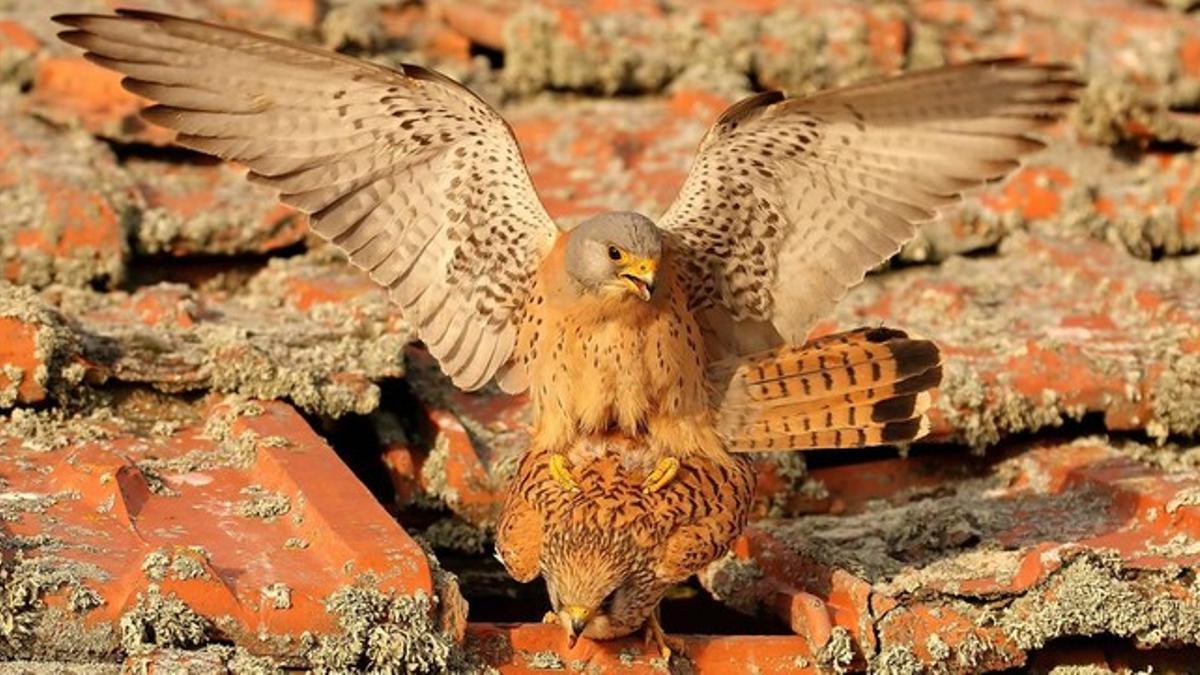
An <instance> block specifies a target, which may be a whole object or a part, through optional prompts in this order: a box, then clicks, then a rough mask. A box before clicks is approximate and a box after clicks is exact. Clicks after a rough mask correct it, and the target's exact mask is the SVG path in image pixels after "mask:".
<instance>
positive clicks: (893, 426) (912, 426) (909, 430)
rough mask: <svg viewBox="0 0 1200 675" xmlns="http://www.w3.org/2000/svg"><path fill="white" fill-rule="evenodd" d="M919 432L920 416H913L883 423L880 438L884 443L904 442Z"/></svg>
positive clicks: (915, 436)
mask: <svg viewBox="0 0 1200 675" xmlns="http://www.w3.org/2000/svg"><path fill="white" fill-rule="evenodd" d="M920 434H921V418H920V417H914V418H912V419H908V420H904V421H902V422H888V423H887V424H885V425H883V433H882V434H881V440H882V441H883V442H884V443H904V442H906V441H911V440H914V439H915V438H917V436H919V435H920Z"/></svg>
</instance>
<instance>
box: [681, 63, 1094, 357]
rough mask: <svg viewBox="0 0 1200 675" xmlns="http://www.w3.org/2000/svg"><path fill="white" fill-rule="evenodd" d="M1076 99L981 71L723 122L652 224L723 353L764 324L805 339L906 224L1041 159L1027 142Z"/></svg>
mask: <svg viewBox="0 0 1200 675" xmlns="http://www.w3.org/2000/svg"><path fill="white" fill-rule="evenodd" d="M1078 87H1079V83H1078V82H1077V81H1076V80H1075V79H1074V78H1073V77H1072V76H1071V74H1070V73H1069V72H1068V71H1067V70H1065V69H1064V68H1062V67H1058V66H1040V65H1032V64H1029V63H1027V62H1025V61H1022V60H1018V59H1008V60H992V61H981V62H974V63H969V64H965V65H960V66H950V67H945V68H939V69H934V70H928V71H924V72H913V73H910V74H906V75H901V76H898V77H893V78H888V79H882V80H878V81H875V82H870V83H865V84H860V85H856V86H851V87H847V88H842V89H834V90H830V91H826V92H821V93H818V94H816V95H814V96H810V97H807V98H795V99H789V98H785V97H784V96H783V95H782V94H780V93H779V92H767V93H762V94H758V95H756V96H753V97H750V98H748V99H745V100H743V101H741V102H740V103H738V104H736V105H734V106H733V107H731V108H730V109H729V110H727V111H726V112H725V113H724V114H723V115H722V116H721V117H720V119H719V120H718V121H717V123H716V125H715V126H714V127H713V128H712V129H711V130H710V131H709V133H708V135H707V136H706V137H705V139H704V141H703V142H702V143H701V146H700V151H699V155H698V157H697V159H696V161H695V164H694V166H693V167H692V170H691V172H690V173H689V175H688V178H687V180H686V181H685V183H684V186H683V188H682V190H681V191H680V194H679V195H678V196H677V197H676V199H675V201H674V203H673V204H672V205H671V207H670V208H669V209H668V211H667V212H666V214H664V216H663V217H662V219H661V221H660V226H661V227H662V228H663V229H664V230H666V231H667V232H668V235H669V237H670V238H671V240H672V241H673V243H674V246H673V248H674V249H675V250H677V251H678V252H679V255H680V256H681V258H682V262H683V264H682V265H681V267H682V274H683V275H684V279H685V283H686V285H687V288H688V293H689V298H690V302H691V304H692V307H693V308H694V309H695V310H697V311H698V312H700V313H701V315H702V316H707V317H708V323H709V325H710V328H709V330H710V332H718V333H721V335H720V338H721V340H720V344H721V345H722V346H723V348H724V349H726V350H727V351H726V353H724V354H721V356H731V355H738V354H745V353H747V352H748V349H747V348H739V347H737V343H739V342H744V340H742V339H741V338H743V337H744V336H741V335H738V332H739V330H740V331H742V332H746V331H753V332H756V333H758V336H757V337H756V338H755V339H754V340H752V341H751V342H752V344H751V346H750V347H749V349H759V348H762V347H763V346H764V340H763V338H762V335H761V334H762V332H763V328H764V327H766V328H768V329H769V328H773V329H774V330H775V331H777V333H778V334H777V335H775V336H769V337H774V338H775V339H776V341H779V340H780V339H781V340H782V341H785V342H788V343H791V344H799V343H801V342H803V341H804V339H805V337H806V334H807V333H808V331H809V329H810V328H811V327H812V326H813V324H814V323H815V322H816V321H817V320H818V319H819V318H821V317H822V315H824V314H825V313H827V312H828V311H829V310H830V309H831V308H832V307H833V305H834V304H835V303H836V302H837V301H838V300H839V299H840V298H841V297H842V296H843V295H844V294H845V292H846V290H847V289H848V288H850V287H851V286H853V285H854V284H856V283H858V282H859V281H861V280H862V278H863V276H864V275H865V274H866V273H867V271H869V270H870V269H871V268H873V267H875V266H877V265H879V264H880V263H882V262H883V261H885V260H887V259H888V258H889V257H891V256H892V255H894V254H895V253H896V252H897V251H899V249H900V247H901V246H902V245H903V244H904V242H906V241H908V240H909V239H910V238H912V237H913V235H914V234H915V233H916V227H917V225H918V224H919V223H921V222H924V221H928V220H930V219H932V218H933V217H934V216H935V214H936V213H937V210H938V209H939V208H940V207H943V206H946V205H948V204H950V203H951V202H953V201H954V200H956V199H957V198H958V197H959V195H960V194H961V193H962V192H963V191H964V190H967V189H969V188H972V187H975V186H977V185H980V184H982V183H983V182H985V181H990V180H995V179H999V178H1001V177H1003V176H1005V175H1006V174H1008V173H1009V172H1011V171H1012V170H1013V169H1014V168H1016V167H1017V166H1018V160H1019V159H1020V158H1021V157H1022V156H1023V155H1025V154H1027V153H1029V152H1031V151H1034V150H1036V149H1038V148H1040V147H1042V144H1041V143H1040V142H1038V141H1037V140H1034V139H1033V138H1030V137H1028V136H1027V134H1028V133H1030V132H1033V131H1036V130H1037V129H1038V128H1039V127H1041V126H1043V125H1044V124H1046V123H1047V122H1048V121H1051V120H1053V119H1055V118H1056V117H1058V116H1059V115H1060V114H1061V112H1062V111H1063V109H1064V107H1065V106H1066V105H1067V104H1068V103H1069V102H1070V101H1071V100H1073V96H1074V94H1075V92H1076V91H1077V90H1078ZM769 341H770V340H767V342H769ZM730 352H732V353H730Z"/></svg>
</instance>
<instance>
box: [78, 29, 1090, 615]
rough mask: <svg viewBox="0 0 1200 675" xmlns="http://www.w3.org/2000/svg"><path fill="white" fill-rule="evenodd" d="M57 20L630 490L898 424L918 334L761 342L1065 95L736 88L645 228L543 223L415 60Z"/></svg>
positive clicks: (925, 361) (476, 377)
mask: <svg viewBox="0 0 1200 675" xmlns="http://www.w3.org/2000/svg"><path fill="white" fill-rule="evenodd" d="M56 20H57V21H59V22H60V23H62V24H65V25H67V26H69V27H70V28H71V29H70V30H67V31H65V32H63V33H61V34H60V35H61V37H62V38H63V39H64V40H66V41H67V42H70V43H72V44H75V45H78V46H81V47H83V48H84V49H86V50H87V57H88V58H89V59H91V60H92V61H94V62H96V63H99V64H100V65H102V66H105V67H108V68H112V69H114V70H117V71H120V72H122V73H124V74H125V75H126V78H125V79H124V81H123V84H124V86H125V87H126V88H127V89H129V90H130V91H132V92H134V93H136V94H139V95H141V96H144V97H146V98H148V99H151V100H152V101H156V102H157V103H158V104H157V105H154V106H152V107H150V108H148V109H147V110H145V111H144V112H143V115H144V116H145V117H146V118H147V119H148V120H150V121H151V122H154V123H156V124H159V125H162V126H164V127H167V128H170V129H173V130H175V131H177V132H178V137H177V142H178V143H179V144H181V145H184V146H186V147H189V148H193V149H196V150H199V151H202V152H205V153H209V154H213V155H217V156H219V157H223V158H226V159H230V160H234V161H237V162H239V163H240V164H242V165H244V166H246V167H247V168H248V169H249V172H250V173H249V178H250V180H252V181H253V182H256V183H259V184H261V185H264V186H266V187H268V188H271V189H273V190H275V191H277V192H278V193H279V195H280V199H281V200H282V201H283V202H284V203H287V204H289V205H291V206H293V207H295V208H297V209H299V210H300V211H303V212H304V213H307V214H308V215H309V217H310V223H311V226H312V228H313V230H314V231H316V232H317V233H318V234H320V235H321V236H323V237H324V238H326V239H328V240H329V241H331V242H332V243H334V244H335V245H337V246H338V247H340V248H341V249H342V250H344V251H345V252H346V254H347V255H348V256H349V258H350V260H351V261H352V262H353V263H354V264H355V265H357V266H358V267H360V268H362V269H364V270H365V271H367V273H368V274H369V275H370V276H371V278H372V279H374V280H375V281H376V282H378V283H379V284H380V285H382V286H383V287H385V288H386V289H388V291H389V293H390V295H391V297H392V298H393V299H394V300H395V302H396V303H397V304H398V305H399V306H400V307H401V309H402V311H403V313H404V316H405V317H406V318H407V319H408V320H409V321H410V322H411V323H412V324H413V325H414V326H415V328H416V331H417V335H418V336H419V337H420V338H421V340H422V341H423V342H424V343H425V345H426V347H427V348H428V349H429V351H430V352H431V353H432V354H433V356H435V357H436V358H437V359H438V360H439V362H440V363H441V366H442V368H443V370H444V371H445V372H446V373H447V374H448V375H449V376H450V377H451V378H452V379H453V381H454V382H455V383H456V384H457V385H459V386H460V387H462V388H464V389H468V390H473V389H477V388H479V387H481V386H483V385H484V384H485V383H487V382H488V381H489V380H492V379H493V378H494V379H495V380H496V381H497V382H498V383H499V385H500V386H501V388H503V389H504V390H505V391H508V392H520V391H524V390H526V389H529V390H530V392H531V400H532V405H533V408H534V419H535V422H534V435H533V440H532V447H531V452H532V453H533V454H534V455H536V456H537V457H541V458H544V459H545V471H546V472H548V473H547V474H546V475H548V476H549V480H551V481H552V483H553V484H554V485H555V486H556V487H557V488H558V489H559V490H561V491H563V492H564V493H566V494H571V493H573V492H575V491H578V492H587V491H588V490H590V489H591V488H590V487H589V484H588V481H587V480H582V479H583V478H584V476H585V475H586V476H589V477H592V476H595V475H596V474H595V472H596V471H597V470H599V469H597V467H593V466H591V465H590V464H588V465H577V462H578V460H576V462H572V460H571V457H573V456H577V453H576V452H575V449H576V448H578V447H579V446H580V445H581V444H582V445H585V446H596V445H599V446H602V447H607V446H608V444H609V442H610V441H613V442H617V441H620V442H626V441H630V440H632V441H633V442H635V443H637V444H639V447H640V446H645V452H646V453H647V456H648V457H651V458H652V459H653V467H652V468H651V469H650V470H648V471H646V472H645V473H644V475H642V474H640V473H638V475H642V478H641V479H640V480H641V482H642V484H641V485H640V488H641V489H643V490H644V494H647V495H653V493H654V492H655V491H661V490H667V491H668V492H667V494H676V493H677V490H676V489H675V488H672V487H671V481H672V477H673V476H674V474H675V472H676V471H678V470H680V464H681V462H682V463H684V465H685V466H684V469H686V470H687V471H688V472H689V473H688V474H687V475H688V476H692V477H694V476H695V475H696V474H697V472H699V473H701V474H705V475H708V472H710V471H716V470H717V469H715V468H712V469H710V468H707V467H717V466H721V467H724V469H723V470H724V471H731V470H732V469H731V467H736V466H740V464H739V461H740V460H736V459H734V458H733V457H732V455H730V454H729V453H730V452H740V451H748V450H760V449H768V450H776V449H790V448H811V447H854V446H863V445H869V444H878V443H887V442H893V441H906V440H911V439H913V438H916V437H918V436H920V435H921V434H923V433H924V431H925V429H926V428H927V427H926V425H925V423H924V417H923V413H924V410H925V408H926V407H927V406H928V394H927V393H926V390H927V389H929V388H930V387H932V386H934V385H936V384H937V381H938V379H939V378H940V367H939V366H938V365H937V361H938V359H937V353H936V349H935V348H933V347H932V345H930V344H929V343H927V342H922V341H918V340H907V338H905V337H903V336H898V335H894V334H891V333H888V332H887V331H884V332H876V333H871V332H869V331H868V332H861V333H856V334H852V335H851V336H848V337H847V336H842V337H838V338H832V339H830V340H827V342H826V343H825V345H824V347H823V348H822V349H818V350H813V349H804V348H794V347H787V346H785V345H789V344H800V343H802V342H803V341H804V340H805V338H806V336H807V333H808V331H809V329H810V328H811V327H812V326H813V324H814V322H815V321H816V320H817V319H818V318H820V317H821V316H822V315H823V314H824V313H825V312H826V311H827V310H829V309H830V308H831V307H832V306H833V305H834V303H836V302H837V301H838V299H839V298H841V297H842V295H843V294H844V293H845V292H846V290H847V289H848V288H849V287H850V286H852V285H853V284H855V283H857V282H858V281H860V280H861V279H862V278H863V276H864V275H865V274H866V272H867V271H868V270H870V269H871V268H873V267H875V266H877V265H879V264H880V263H881V262H883V261H885V260H887V259H888V258H889V257H891V256H892V255H893V254H894V253H896V251H897V250H899V248H900V246H901V245H902V244H903V243H904V242H905V241H907V240H908V239H909V238H911V237H912V236H913V235H914V233H915V231H916V227H917V225H918V224H919V223H920V222H923V221H927V220H930V219H932V218H933V217H934V216H935V214H936V211H937V209H938V208H939V207H942V206H944V205H946V204H949V203H950V202H952V201H953V200H955V199H956V198H957V196H958V195H959V194H960V193H961V192H962V191H963V190H965V189H967V188H971V187H973V186H976V185H979V184H981V183H982V182H984V181H988V180H994V179H998V178H1001V177H1003V176H1004V175H1006V174H1007V173H1009V172H1010V171H1011V170H1012V169H1013V168H1015V167H1016V166H1017V163H1018V159H1019V158H1020V157H1021V156H1022V155H1024V154H1026V153H1028V152H1030V151H1032V150H1035V149H1037V148H1039V147H1041V144H1040V143H1039V142H1038V141H1036V140H1033V139H1031V138H1029V137H1027V136H1026V134H1027V133H1029V132H1031V131H1034V130H1036V129H1037V128H1038V127H1040V126H1041V125H1043V124H1044V123H1046V122H1047V121H1049V120H1052V119H1054V118H1055V117H1056V116H1057V115H1059V114H1060V112H1061V110H1062V108H1063V106H1064V105H1065V104H1066V103H1067V102H1069V101H1070V100H1071V98H1072V95H1073V93H1074V92H1075V91H1076V89H1077V87H1078V83H1077V82H1075V81H1074V80H1073V79H1072V78H1071V77H1070V76H1069V74H1068V73H1067V72H1066V71H1065V70H1064V69H1063V68H1060V67H1054V66H1036V65H1031V64H1028V63H1025V62H1023V61H1020V60H996V61H986V62H977V63H969V64H965V65H962V66H956V67H947V68H941V69H936V70H930V71H925V72H917V73H911V74H908V75H903V76H900V77H896V78H892V79H885V80H879V81H875V82H871V83H867V84H861V85H857V86H852V87H847V88H842V89H837V90H832V91H827V92H822V93H819V94H816V95H814V96H811V97H807V98H798V99H789V98H785V97H784V96H783V95H782V94H780V93H778V92H767V93H762V94H758V95H755V96H752V97H750V98H747V99H745V100H743V101H741V102H740V103H738V104H736V105H734V106H732V107H731V108H730V109H729V110H727V111H726V112H725V113H724V114H723V115H721V117H720V118H719V119H718V120H717V122H716V124H715V126H714V127H713V128H712V130H711V131H710V132H709V133H708V135H707V136H706V137H705V139H704V141H703V142H702V143H701V146H700V149H699V154H698V156H697V158H696V161H695V164H694V166H693V168H692V170H691V172H690V174H689V175H688V178H687V180H686V182H685V183H684V185H683V187H682V190H681V192H680V194H679V196H678V197H677V198H676V200H675V202H674V203H673V204H672V205H671V207H670V208H669V209H668V210H667V212H666V213H665V214H664V215H662V217H661V218H659V220H658V222H657V223H654V222H652V221H650V220H649V219H647V218H645V217H644V216H641V215H638V214H634V213H610V214H605V215H601V216H597V217H595V218H592V219H590V220H588V221H585V222H584V223H582V224H580V225H578V226H577V227H575V228H573V229H565V228H561V227H559V226H558V225H556V224H555V223H554V221H553V220H552V219H551V218H550V216H549V215H548V214H547V213H546V211H545V209H544V208H543V206H542V204H541V202H540V201H539V200H538V197H537V194H536V193H535V191H534V189H533V185H532V183H531V182H530V179H529V174H528V172H527V170H526V168H525V165H524V163H523V160H522V158H521V154H520V150H519V149H518V147H517V143H516V141H515V139H514V137H513V135H512V132H511V130H510V129H509V128H508V126H507V125H506V124H505V122H504V121H503V119H501V117H500V116H499V115H498V114H497V113H496V112H495V111H494V110H493V109H491V108H490V107H489V106H488V105H487V104H486V103H484V102H483V101H482V100H481V99H479V98H478V97H476V96H475V95H474V94H472V93H471V92H470V91H468V90H467V89H465V88H463V87H462V86H460V85H458V84H456V83H455V82H453V81H451V80H449V79H448V78H446V77H444V76H442V75H439V74H438V73H435V72H433V71H430V70H426V69H424V68H420V67H417V66H407V65H405V66H401V67H400V68H399V69H391V68H387V67H384V66H381V65H377V64H373V63H368V62H365V61H361V60H358V59H354V58H351V57H347V56H344V55H341V54H337V53H333V52H329V51H325V50H322V49H317V48H314V47H310V46H306V45H301V44H297V43H294V42H289V41H284V40H279V39H275V38H270V37H266V36H261V35H256V34H253V33H249V32H246V31H241V30H237V29H233V28H227V27H221V26H215V25H210V24H205V23H201V22H197V21H191V20H187V19H181V18H176V17H171V16H165V15H162V14H156V13H151V12H142V11H133V10H119V11H118V12H117V16H100V15H64V16H59V17H56ZM773 348H778V349H776V350H775V351H771V352H766V353H765V354H761V352H762V350H767V349H773ZM756 353H760V355H759V356H750V357H747V355H753V354H756ZM617 445H618V446H619V445H620V443H617ZM596 461H600V460H596ZM604 461H608V460H604ZM689 462H690V465H689ZM689 466H690V468H689ZM539 471H540V469H539ZM634 473H637V472H634ZM539 475H540V474H539ZM622 475H625V476H626V477H628V475H634V474H633V473H627V474H622ZM588 480H590V478H589V479H588ZM689 480H691V479H690V478H689ZM539 489H540V488H539ZM679 489H683V488H679ZM730 489H732V488H730ZM592 494H593V495H595V494H596V493H595V491H594V490H593V491H592ZM529 496H534V495H533V493H532V492H531V493H530V495H529ZM647 499H650V498H649V497H647ZM651 501H653V500H651ZM555 503H561V504H574V505H575V506H570V507H567V506H564V507H562V508H568V509H571V510H572V512H573V509H575V508H577V506H578V504H579V502H578V501H577V500H576V501H572V500H571V499H568V498H565V497H564V498H562V499H561V500H559V501H556V502H555ZM638 503H639V504H641V503H642V502H638ZM647 503H650V502H647ZM638 508H642V506H639V507H638ZM645 508H650V507H645ZM570 517H571V513H562V514H561V516H560V518H561V519H562V520H566V519H569V518H570ZM717 529H719V530H721V531H722V534H720V535H719V536H716V535H714V541H716V540H717V539H720V538H721V537H725V534H724V529H722V528H717ZM578 543H579V545H580V546H583V545H584V542H578ZM718 543H721V542H718ZM725 543H727V541H725ZM658 544H659V545H662V542H658ZM717 548H718V549H719V548H720V546H717ZM703 557H705V556H698V557H695V558H694V559H693V558H689V559H688V565H687V567H689V569H694V566H695V565H698V564H702V561H701V560H700V559H701V558H703ZM580 564H583V563H580ZM546 569H548V568H547V566H546V564H545V563H543V571H545V570H546ZM556 609H561V608H558V607H556Z"/></svg>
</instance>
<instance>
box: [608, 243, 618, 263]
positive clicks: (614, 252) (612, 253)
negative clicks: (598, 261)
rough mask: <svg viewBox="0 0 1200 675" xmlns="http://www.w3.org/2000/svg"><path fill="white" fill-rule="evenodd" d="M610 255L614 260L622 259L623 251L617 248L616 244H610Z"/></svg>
mask: <svg viewBox="0 0 1200 675" xmlns="http://www.w3.org/2000/svg"><path fill="white" fill-rule="evenodd" d="M608 257H609V258H612V259H613V260H620V259H621V252H620V251H619V250H617V247H616V246H609V247H608Z"/></svg>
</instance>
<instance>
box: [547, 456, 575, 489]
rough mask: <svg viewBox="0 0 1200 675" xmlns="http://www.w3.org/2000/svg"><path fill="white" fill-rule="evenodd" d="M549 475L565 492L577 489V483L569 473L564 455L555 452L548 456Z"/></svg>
mask: <svg viewBox="0 0 1200 675" xmlns="http://www.w3.org/2000/svg"><path fill="white" fill-rule="evenodd" d="M550 477H551V478H553V479H554V481H555V482H556V483H558V484H559V485H561V486H562V488H563V489H564V490H566V491H567V492H575V491H576V490H578V489H579V483H576V482H575V477H574V476H572V475H571V469H570V467H569V466H568V465H567V458H566V456H565V455H562V454H560V453H555V454H553V455H551V456H550Z"/></svg>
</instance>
